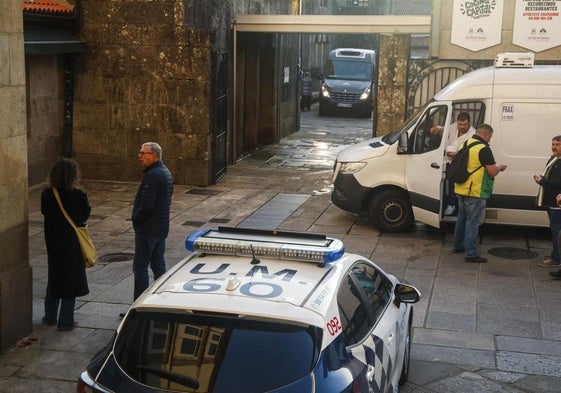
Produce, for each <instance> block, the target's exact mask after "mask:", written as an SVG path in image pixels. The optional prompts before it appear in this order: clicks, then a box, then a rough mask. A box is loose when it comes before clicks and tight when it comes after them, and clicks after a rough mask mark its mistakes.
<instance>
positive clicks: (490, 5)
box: [451, 0, 503, 52]
mask: <svg viewBox="0 0 561 393" xmlns="http://www.w3.org/2000/svg"><path fill="white" fill-rule="evenodd" d="M502 25H503V0H471V1H461V0H454V9H453V14H452V37H451V38H452V39H451V41H452V43H453V44H455V45H458V46H461V47H462V48H466V49H469V50H472V51H474V52H475V51H478V50H481V49H485V48H488V47H490V46H493V45H498V44H500V43H501V30H502Z"/></svg>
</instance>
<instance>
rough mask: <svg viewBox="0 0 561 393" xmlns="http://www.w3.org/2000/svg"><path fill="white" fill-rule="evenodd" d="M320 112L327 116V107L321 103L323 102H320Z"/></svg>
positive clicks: (321, 114)
mask: <svg viewBox="0 0 561 393" xmlns="http://www.w3.org/2000/svg"><path fill="white" fill-rule="evenodd" d="M318 114H319V115H320V116H327V110H326V109H325V106H324V105H321V102H320V103H319V110H318Z"/></svg>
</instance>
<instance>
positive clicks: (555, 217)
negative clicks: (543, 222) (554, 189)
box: [547, 209, 561, 263]
mask: <svg viewBox="0 0 561 393" xmlns="http://www.w3.org/2000/svg"><path fill="white" fill-rule="evenodd" d="M547 217H548V218H549V229H550V230H551V237H552V239H553V247H552V248H551V259H553V261H555V263H559V246H558V244H557V241H558V240H557V239H558V237H559V232H560V231H561V210H560V209H547Z"/></svg>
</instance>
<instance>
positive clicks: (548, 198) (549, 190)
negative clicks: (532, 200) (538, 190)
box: [540, 156, 561, 207]
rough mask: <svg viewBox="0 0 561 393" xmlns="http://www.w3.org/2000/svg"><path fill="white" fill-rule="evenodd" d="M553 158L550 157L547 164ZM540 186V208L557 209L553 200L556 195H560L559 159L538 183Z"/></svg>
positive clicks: (560, 162)
mask: <svg viewBox="0 0 561 393" xmlns="http://www.w3.org/2000/svg"><path fill="white" fill-rule="evenodd" d="M554 158H555V156H551V157H550V159H549V160H548V161H547V162H548V163H549V162H550V161H551V160H553V159H554ZM540 186H542V187H543V198H542V206H543V207H557V202H556V200H555V198H556V197H557V194H561V159H558V160H557V161H556V162H554V163H553V165H552V166H551V168H549V170H548V171H547V175H546V176H545V177H544V178H543V179H542V180H541V181H540Z"/></svg>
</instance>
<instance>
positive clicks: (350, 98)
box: [331, 93, 360, 104]
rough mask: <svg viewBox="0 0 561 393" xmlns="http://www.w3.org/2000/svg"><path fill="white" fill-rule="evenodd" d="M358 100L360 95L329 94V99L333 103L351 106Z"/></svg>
mask: <svg viewBox="0 0 561 393" xmlns="http://www.w3.org/2000/svg"><path fill="white" fill-rule="evenodd" d="M359 98H360V94H350V93H331V99H332V100H333V101H335V102H346V103H349V104H352V103H354V102H357V101H358V100H359Z"/></svg>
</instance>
